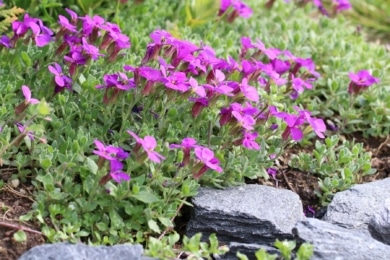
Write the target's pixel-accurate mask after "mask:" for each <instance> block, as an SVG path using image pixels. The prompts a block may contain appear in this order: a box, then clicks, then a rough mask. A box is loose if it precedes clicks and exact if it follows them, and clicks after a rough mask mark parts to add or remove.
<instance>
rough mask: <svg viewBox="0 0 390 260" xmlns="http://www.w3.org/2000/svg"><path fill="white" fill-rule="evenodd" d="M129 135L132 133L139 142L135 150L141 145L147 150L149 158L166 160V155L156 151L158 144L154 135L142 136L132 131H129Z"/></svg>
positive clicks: (157, 160)
mask: <svg viewBox="0 0 390 260" xmlns="http://www.w3.org/2000/svg"><path fill="white" fill-rule="evenodd" d="M127 133H128V134H129V135H131V136H132V137H133V138H134V139H135V140H136V142H137V146H136V148H135V150H138V149H139V147H140V146H141V147H142V148H143V149H144V151H145V152H146V154H147V156H148V158H149V160H151V161H153V162H156V163H160V162H161V160H165V157H164V156H162V155H161V154H159V153H158V152H156V151H154V149H155V148H156V146H157V142H156V139H155V138H154V137H153V136H145V137H144V138H140V137H139V136H137V135H136V134H135V133H134V132H132V131H127Z"/></svg>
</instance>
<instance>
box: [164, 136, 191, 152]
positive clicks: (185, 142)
mask: <svg viewBox="0 0 390 260" xmlns="http://www.w3.org/2000/svg"><path fill="white" fill-rule="evenodd" d="M194 147H196V140H195V139H194V138H191V137H186V138H184V139H183V140H182V141H181V144H170V145H169V148H171V149H172V148H182V149H183V150H189V149H190V148H194Z"/></svg>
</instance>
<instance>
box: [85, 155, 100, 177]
mask: <svg viewBox="0 0 390 260" xmlns="http://www.w3.org/2000/svg"><path fill="white" fill-rule="evenodd" d="M85 162H86V163H87V167H88V170H89V171H90V172H91V173H93V174H96V173H97V172H98V169H99V168H98V166H97V164H96V163H95V161H94V160H92V159H91V158H89V157H87V158H86V159H85Z"/></svg>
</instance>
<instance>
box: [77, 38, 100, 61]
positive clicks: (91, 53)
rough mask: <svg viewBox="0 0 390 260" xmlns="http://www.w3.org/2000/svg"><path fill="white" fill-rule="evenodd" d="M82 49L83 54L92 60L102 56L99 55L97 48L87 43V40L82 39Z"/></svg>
mask: <svg viewBox="0 0 390 260" xmlns="http://www.w3.org/2000/svg"><path fill="white" fill-rule="evenodd" d="M81 41H82V43H83V44H82V47H83V51H84V52H85V54H86V55H87V56H88V57H89V58H91V59H92V60H97V59H98V57H99V56H104V54H101V53H99V48H98V47H95V46H93V45H91V44H89V43H88V42H87V39H85V38H84V37H83V38H82V40H81Z"/></svg>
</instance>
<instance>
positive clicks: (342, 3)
mask: <svg viewBox="0 0 390 260" xmlns="http://www.w3.org/2000/svg"><path fill="white" fill-rule="evenodd" d="M333 4H334V8H335V10H336V12H341V11H345V10H349V9H351V8H352V5H351V3H350V2H349V1H348V0H333Z"/></svg>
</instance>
